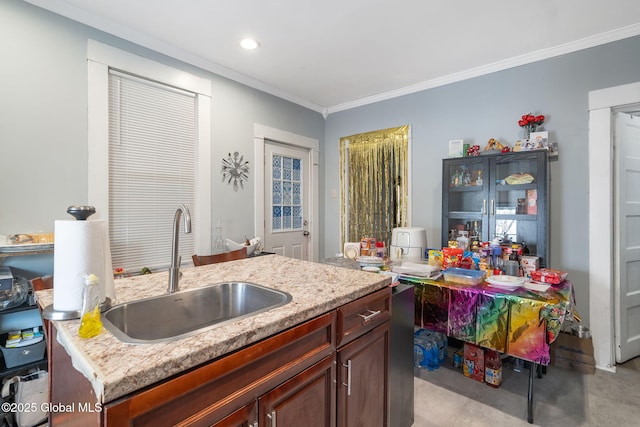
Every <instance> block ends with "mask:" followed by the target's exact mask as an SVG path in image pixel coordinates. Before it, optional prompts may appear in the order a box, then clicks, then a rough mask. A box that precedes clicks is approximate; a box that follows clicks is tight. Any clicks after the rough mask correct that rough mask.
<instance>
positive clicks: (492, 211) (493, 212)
mask: <svg viewBox="0 0 640 427" xmlns="http://www.w3.org/2000/svg"><path fill="white" fill-rule="evenodd" d="M495 214H496V201H495V200H493V199H491V215H495Z"/></svg>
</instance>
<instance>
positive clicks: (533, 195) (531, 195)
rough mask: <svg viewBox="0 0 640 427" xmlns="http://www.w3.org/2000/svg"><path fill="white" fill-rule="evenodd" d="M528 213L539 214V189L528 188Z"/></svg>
mask: <svg viewBox="0 0 640 427" xmlns="http://www.w3.org/2000/svg"><path fill="white" fill-rule="evenodd" d="M527 214H528V215H537V214H538V190H527Z"/></svg>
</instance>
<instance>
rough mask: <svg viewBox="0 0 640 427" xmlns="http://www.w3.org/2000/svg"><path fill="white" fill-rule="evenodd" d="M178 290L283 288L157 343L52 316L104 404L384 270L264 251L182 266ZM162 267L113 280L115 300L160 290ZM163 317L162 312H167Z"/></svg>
mask: <svg viewBox="0 0 640 427" xmlns="http://www.w3.org/2000/svg"><path fill="white" fill-rule="evenodd" d="M181 271H182V273H183V274H182V277H181V278H180V289H189V288H195V287H199V286H204V285H207V284H212V283H219V282H225V281H243V282H251V283H256V284H258V285H263V286H266V287H270V288H274V289H278V290H280V291H284V292H288V293H289V294H291V296H292V300H291V302H289V303H288V304H285V305H283V306H281V307H277V308H275V309H272V310H269V311H266V312H263V313H260V314H258V315H256V316H250V317H248V318H245V319H241V320H238V321H236V322H230V323H227V324H224V325H222V326H221V327H219V328H212V329H210V330H208V331H205V332H202V333H199V334H197V335H194V336H191V337H188V338H183V339H181V340H177V341H173V342H170V343H162V344H126V343H123V342H121V341H119V340H118V339H116V338H115V337H114V336H113V335H112V334H111V333H110V332H109V331H108V330H107V329H105V328H103V330H102V333H101V334H100V335H98V336H97V337H94V338H90V339H82V338H79V337H78V327H79V326H80V321H79V320H67V321H53V324H54V325H55V327H56V329H57V332H58V341H59V342H60V344H61V345H62V346H63V347H64V348H65V349H66V350H67V352H68V353H69V354H70V356H71V359H72V361H73V365H74V367H75V368H76V369H77V370H78V371H80V372H82V373H83V374H84V376H85V377H87V379H88V380H89V381H90V382H91V383H92V385H93V389H94V391H95V393H96V396H97V398H98V401H99V402H101V403H106V402H109V401H112V400H114V399H116V398H118V397H121V396H124V395H126V394H128V393H131V392H133V391H135V390H138V389H141V388H143V387H146V386H148V385H151V384H154V383H156V382H159V381H161V380H163V379H165V378H167V377H169V376H171V375H175V374H177V373H180V372H183V371H185V370H187V369H189V368H192V367H194V366H197V365H200V364H202V363H205V362H207V361H209V360H212V359H215V358H217V357H219V356H222V355H224V354H226V353H229V352H231V351H234V350H237V349H239V348H241V347H244V346H246V345H248V344H252V343H255V342H257V341H260V340H261V339H263V338H266V337H268V336H271V335H273V334H275V333H278V332H280V331H283V330H285V329H288V328H290V327H292V326H295V325H297V324H300V323H302V322H304V321H306V320H309V319H312V318H314V317H317V316H318V315H321V314H323V313H326V312H328V311H331V310H333V309H335V308H337V307H339V306H341V305H344V304H346V303H348V302H350V301H353V300H355V299H357V298H360V297H362V296H364V295H367V294H370V293H371V292H374V291H376V290H379V289H382V288H384V287H385V286H388V285H389V284H390V282H391V279H390V277H389V276H385V275H381V274H372V273H367V272H362V271H358V270H351V269H347V268H341V267H334V266H331V265H326V264H320V263H315V262H307V261H299V260H295V259H292V258H287V257H282V256H278V255H265V256H259V257H254V258H247V259H243V260H238V261H230V262H224V263H220V264H212V265H208V266H202V267H197V268H183V269H182V270H181ZM167 283H168V274H167V273H166V272H160V273H154V274H150V275H144V276H136V277H131V278H125V279H117V280H116V281H115V291H116V301H115V302H114V304H118V303H123V302H128V301H132V300H136V299H140V298H145V297H149V296H156V295H162V294H164V293H166V289H167ZM53 292H55V289H54V290H53V291H51V290H46V291H39V292H38V293H37V296H38V302H39V304H40V306H41V307H46V306H48V305H49V304H52V303H53ZM168 320H170V319H168Z"/></svg>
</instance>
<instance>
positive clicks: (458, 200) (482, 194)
mask: <svg viewBox="0 0 640 427" xmlns="http://www.w3.org/2000/svg"><path fill="white" fill-rule="evenodd" d="M489 181H490V171H489V159H488V158H485V157H463V158H458V159H445V160H443V162H442V246H447V242H448V236H449V233H450V231H451V230H456V233H457V231H458V230H464V229H471V230H473V228H474V227H476V228H477V231H478V232H479V233H480V235H481V236H482V237H483V240H486V239H485V238H484V236H487V235H488V224H487V221H486V218H487V212H488V203H489Z"/></svg>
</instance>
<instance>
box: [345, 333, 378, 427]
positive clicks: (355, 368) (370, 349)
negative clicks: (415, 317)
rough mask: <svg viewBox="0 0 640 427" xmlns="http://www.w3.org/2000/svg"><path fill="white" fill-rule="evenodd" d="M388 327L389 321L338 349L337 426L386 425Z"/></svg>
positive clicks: (369, 426) (368, 426) (370, 426)
mask: <svg viewBox="0 0 640 427" xmlns="http://www.w3.org/2000/svg"><path fill="white" fill-rule="evenodd" d="M389 327H390V322H386V323H385V324H383V325H381V326H378V327H377V328H376V329H374V330H372V331H370V332H368V333H366V334H365V335H363V336H362V337H360V338H358V339H356V340H354V341H352V342H351V343H349V344H347V345H345V346H344V347H342V348H341V349H339V350H338V380H337V383H338V427H346V426H366V427H375V426H386V425H387V423H388V419H389V388H388V387H389V381H388V377H389Z"/></svg>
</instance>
